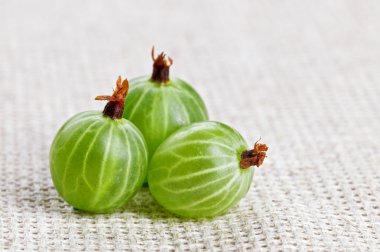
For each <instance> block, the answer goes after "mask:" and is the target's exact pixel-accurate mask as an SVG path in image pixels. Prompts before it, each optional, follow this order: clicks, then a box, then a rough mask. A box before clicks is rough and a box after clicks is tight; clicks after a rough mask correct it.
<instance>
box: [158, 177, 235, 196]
mask: <svg viewBox="0 0 380 252" xmlns="http://www.w3.org/2000/svg"><path fill="white" fill-rule="evenodd" d="M230 177H231V174H230V173H228V174H227V176H223V177H220V178H218V179H215V180H211V181H210V182H208V183H205V184H203V185H199V186H197V187H190V188H187V189H182V190H181V189H178V190H175V191H173V190H170V189H169V188H168V187H167V186H165V184H167V183H163V184H162V185H161V187H162V188H163V189H165V190H166V191H168V192H170V193H173V194H182V193H188V194H189V193H196V192H197V191H198V190H203V189H204V188H208V187H209V186H215V184H218V183H220V182H222V181H224V180H226V179H228V178H230Z"/></svg>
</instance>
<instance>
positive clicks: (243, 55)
mask: <svg viewBox="0 0 380 252" xmlns="http://www.w3.org/2000/svg"><path fill="white" fill-rule="evenodd" d="M379 13H380V2H379V1H375V0H363V1H344V0H335V1H317V0H313V1H302V0H290V1H275V0H268V1H250V0H242V1H216V0H215V1H213V0H204V1H174V0H164V1H147V0H143V1H90V0H85V1H74V0H70V1H47V0H46V1H43V0H36V1H26V0H17V1H1V2H0V34H1V35H0V101H1V106H0V116H1V120H0V251H1V250H3V251H21V250H25V251H69V250H72V251H141V250H148V251H155V250H161V251H172V250H177V251H202V250H210V251H252V250H255V251H259V250H260V251H267V250H270V251H296V250H297V251H298V250H300V251H379V250H380V172H379V167H380V155H379V151H380V133H379V130H380V43H379V41H380V33H379V30H380V15H379ZM152 45H155V46H156V51H159V50H165V51H166V52H167V53H168V54H169V55H170V56H171V57H172V58H173V59H174V63H173V67H172V69H171V74H173V76H177V77H180V78H183V79H185V80H186V81H188V82H189V83H191V84H193V86H194V88H195V89H196V90H197V91H198V92H199V93H200V94H201V96H202V97H203V98H204V100H205V102H206V105H207V107H208V109H209V114H210V118H211V119H212V120H216V121H222V122H224V123H227V124H229V125H231V126H232V127H234V128H236V129H237V130H238V131H240V132H241V133H242V135H243V136H244V137H245V138H246V139H247V140H248V141H249V142H250V143H251V144H252V146H253V144H254V142H255V141H256V140H257V139H258V138H259V137H260V136H261V137H262V142H263V143H266V144H267V145H268V146H269V151H268V156H269V157H268V159H267V160H266V161H265V162H264V165H263V166H262V167H260V169H257V171H256V174H255V177H254V183H253V185H252V187H251V189H250V191H249V192H248V194H247V195H246V197H245V198H244V199H243V200H241V202H240V203H239V205H238V206H237V207H235V208H234V209H232V210H231V211H229V212H228V213H227V214H226V215H224V216H220V217H217V218H215V219H210V220H199V221H187V220H182V219H179V218H176V217H175V216H173V215H171V214H169V213H167V212H166V211H165V210H164V209H162V208H161V207H160V206H159V205H158V204H157V203H156V202H155V201H154V199H153V198H152V197H151V195H150V193H149V191H148V190H147V189H143V190H142V191H141V192H140V193H139V194H138V195H137V196H136V197H135V198H133V200H131V202H130V203H129V204H128V205H127V206H126V207H125V209H123V210H120V211H118V212H116V213H114V214H110V215H98V216H92V215H88V214H83V213H80V212H77V211H75V210H73V208H72V207H70V206H69V205H67V204H66V203H65V202H64V201H63V200H62V199H61V198H60V197H59V196H58V194H57V192H56V190H55V189H54V187H53V184H52V181H51V178H50V172H49V148H50V144H51V142H52V140H53V137H54V135H55V134H56V132H57V131H58V129H59V127H60V126H61V125H62V124H63V123H64V122H65V121H66V120H67V119H68V118H69V117H70V116H73V115H74V114H76V113H78V112H81V111H85V110H93V109H95V110H102V108H103V106H104V105H105V103H102V102H98V101H94V98H95V96H97V95H102V94H111V92H112V88H113V86H114V82H115V80H116V78H117V76H118V75H119V74H120V75H122V76H123V77H128V78H134V77H137V76H140V75H147V74H150V72H151V66H152V62H151V59H150V49H151V46H152Z"/></svg>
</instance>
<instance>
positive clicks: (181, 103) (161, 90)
mask: <svg viewBox="0 0 380 252" xmlns="http://www.w3.org/2000/svg"><path fill="white" fill-rule="evenodd" d="M130 83H131V88H130V90H129V94H128V99H126V100H125V107H124V114H123V117H124V118H126V119H128V120H130V121H131V122H133V123H134V124H135V125H136V126H137V127H138V128H139V129H140V131H141V133H142V134H143V135H144V137H145V140H146V142H147V145H148V150H149V151H148V152H149V156H152V155H153V153H154V151H155V150H156V148H157V147H158V146H159V145H160V144H161V143H162V142H163V141H164V140H165V139H166V138H167V137H168V136H169V135H171V134H172V133H173V132H175V131H176V130H178V129H179V128H181V127H183V126H185V125H188V124H191V123H193V122H200V121H206V120H208V114H207V109H206V106H205V103H204V102H203V100H202V98H201V97H200V96H199V94H198V93H197V92H196V91H195V90H194V89H193V88H192V87H191V86H190V85H189V84H187V83H186V82H185V81H183V80H180V79H178V78H175V77H171V78H170V80H169V81H168V82H166V83H164V84H162V83H157V82H155V81H153V80H152V79H151V78H150V77H149V76H146V77H140V78H136V79H133V80H131V81H130Z"/></svg>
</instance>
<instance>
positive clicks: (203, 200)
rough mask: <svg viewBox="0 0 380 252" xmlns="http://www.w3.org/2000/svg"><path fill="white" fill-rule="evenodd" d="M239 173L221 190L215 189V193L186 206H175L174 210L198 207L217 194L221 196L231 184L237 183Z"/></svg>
mask: <svg viewBox="0 0 380 252" xmlns="http://www.w3.org/2000/svg"><path fill="white" fill-rule="evenodd" d="M238 177H239V176H238V175H235V176H234V177H233V179H231V180H230V182H228V183H227V184H226V185H225V186H224V187H223V188H221V189H220V190H218V191H215V192H214V193H212V194H210V195H209V196H207V197H204V198H202V199H201V200H198V201H195V202H193V203H191V204H188V205H184V206H181V207H179V208H175V209H173V210H185V209H189V208H193V207H196V206H198V205H199V204H202V203H203V202H206V201H208V200H210V199H212V198H215V197H217V196H219V195H220V194H221V193H223V192H224V191H225V190H228V189H230V186H231V185H232V184H233V183H236V180H237V179H238Z"/></svg>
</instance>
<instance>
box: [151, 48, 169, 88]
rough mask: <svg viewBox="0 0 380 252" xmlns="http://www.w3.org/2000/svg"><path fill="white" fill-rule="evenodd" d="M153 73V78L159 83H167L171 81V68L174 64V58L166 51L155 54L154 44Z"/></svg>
mask: <svg viewBox="0 0 380 252" xmlns="http://www.w3.org/2000/svg"><path fill="white" fill-rule="evenodd" d="M152 59H153V73H152V77H151V80H152V81H154V82H157V83H166V82H168V81H169V72H170V71H169V70H170V66H171V65H172V64H173V59H172V58H170V57H169V56H168V55H167V54H165V53H164V52H161V53H160V54H159V55H158V56H157V57H156V56H155V54H154V46H153V48H152Z"/></svg>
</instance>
